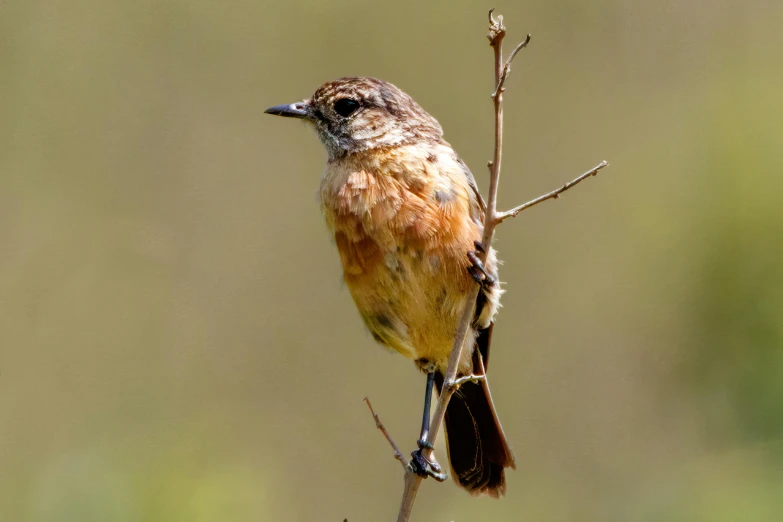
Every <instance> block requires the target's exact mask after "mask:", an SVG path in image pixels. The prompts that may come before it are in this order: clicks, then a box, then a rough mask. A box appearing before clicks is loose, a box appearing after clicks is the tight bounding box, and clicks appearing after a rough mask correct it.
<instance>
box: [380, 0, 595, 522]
mask: <svg viewBox="0 0 783 522" xmlns="http://www.w3.org/2000/svg"><path fill="white" fill-rule="evenodd" d="M492 12H493V10H492V9H491V10H490V11H489V34H488V38H489V44H490V46H492V49H493V51H494V54H495V89H494V91H493V93H492V101H493V104H494V106H495V151H494V155H493V158H492V161H490V162H489V163H488V166H489V173H490V180H489V194H488V198H487V206H486V214H485V216H484V232H483V236H482V238H481V244H482V245H483V246H484V248H483V249H481V251H479V252H478V257H479V259H480V260H481V261H482V262H484V261H486V259H487V253H488V252H489V247H490V245H491V244H492V238H493V236H494V234H495V227H496V226H497V225H499V224H500V223H502V222H503V221H504V220H505V219H507V218H510V217H515V216H516V215H517V214H519V213H520V212H522V211H523V210H527V209H528V208H530V207H532V206H534V205H537V204H539V203H541V202H543V201H546V200H548V199H556V198H557V197H558V196H559V195H560V194H561V193H562V192H565V191H566V190H568V189H569V188H571V187H573V186H574V185H576V184H578V183H579V182H581V181H582V180H584V179H586V178H587V177H589V176H594V175H595V174H597V173H598V171H599V170H600V169H602V168H603V167H605V166H606V165H607V163H606V161H603V162H601V163H600V164H598V165H597V166H596V167H593V168H592V169H590V170H589V171H587V172H585V173H584V174H582V175H581V176H579V177H578V178H576V179H574V180H573V181H571V182H569V183H566V184H565V185H563V186H562V187H560V188H558V189H556V190H553V191H552V192H549V193H548V194H544V195H543V196H540V197H538V198H536V199H533V200H531V201H528V202H527V203H525V204H523V205H520V206H518V207H515V208H513V209H511V210H508V211H506V212H498V211H497V196H498V184H499V181H500V163H501V159H502V152H503V92H504V91H505V82H506V79H507V78H508V75H509V73H510V72H511V63H512V61H513V60H514V57H515V56H516V55H517V53H518V52H519V51H520V50H521V49H523V48H525V47H526V46H527V44H528V43H529V42H530V35H527V38H525V40H524V41H523V42H522V43H521V44H519V45H518V46H517V47H515V48H514V50H513V51H512V52H511V54H510V55H509V56H508V58H507V59H506V61H505V62H504V61H503V37H504V36H505V35H506V28H505V27H504V26H503V17H502V16H498V17H497V18H494V17H493V16H492ZM479 290H480V287H479V285H478V284H475V285H473V287H472V289H471V291H470V293H469V294H468V296H466V301H465V302H466V303H467V304H466V305H465V308H464V309H463V311H462V314H461V315H460V319H459V323H458V325H457V330H456V335H455V337H454V344H453V347H452V349H451V354H450V356H449V365H448V369H447V370H446V375H445V376H444V378H443V389H442V390H441V394H440V397H439V399H438V404H437V406H436V408H435V413H434V414H433V416H432V420H431V422H430V431H429V440H430V441H434V440H435V439H436V438H437V436H438V432H439V431H440V428H441V426H442V425H443V420H444V417H445V415H446V408H447V407H448V404H449V401H450V400H451V396H452V395H453V394H454V392H456V391H457V389H458V388H459V386H460V385H461V384H463V383H465V382H467V381H473V380H477V379H482V378H484V377H483V376H472V375H471V376H466V377H461V378H459V379H457V367H458V365H459V361H460V359H461V356H462V347H463V344H464V342H465V337H466V336H467V333H468V329H469V328H470V327H471V323H472V321H473V317H474V314H475V303H476V298H477V297H478V293H479ZM364 400H365V402H367V406H368V407H369V408H370V411H371V412H372V415H373V418H374V419H375V424H376V426H377V427H378V429H379V430H381V432H382V433H383V435H384V436H385V437H386V440H387V441H389V444H390V445H391V446H392V448H393V449H394V456H395V458H396V459H397V460H399V461H400V462H402V463H403V466H404V468H405V488H404V491H403V494H402V501H401V503H400V511H399V513H398V514H397V522H407V521H408V520H409V518H410V514H411V511H412V510H413V504H414V502H415V501H416V494H417V493H418V491H419V487H420V486H421V482H422V477H421V476H419V475H417V474H415V473H414V472H413V471H412V469H411V467H410V464H409V463H408V462H407V461H406V459H405V457H404V456H403V454H402V452H401V451H400V450H399V448H398V447H397V445H396V444H395V443H394V440H393V439H392V438H391V436H390V435H389V432H388V431H386V428H385V427H384V426H383V424H382V423H381V421H380V419H379V418H378V415H377V414H376V413H375V411H374V410H373V408H372V405H371V404H370V401H369V400H368V399H367V398H365V399H364ZM431 455H432V450H431V449H425V450H424V457H425V458H427V459H429V458H430V456H431Z"/></svg>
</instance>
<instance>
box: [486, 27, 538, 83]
mask: <svg viewBox="0 0 783 522" xmlns="http://www.w3.org/2000/svg"><path fill="white" fill-rule="evenodd" d="M529 43H530V34H528V35H527V38H525V41H524V42H522V43H521V44H519V45H517V46H516V47H515V48H514V50H513V51H511V54H510V55H508V59H506V63H505V64H503V72H502V73H501V74H500V80H499V81H498V82H497V86H496V87H495V92H493V93H492V98H495V97H497V95H498V94H499V93H502V92H503V91H504V90H505V89H506V87H505V85H506V79H507V78H508V75H509V74H511V62H513V61H514V57H516V55H517V53H518V52H519V51H521V50H522V49H524V48H525V47H527V44H529Z"/></svg>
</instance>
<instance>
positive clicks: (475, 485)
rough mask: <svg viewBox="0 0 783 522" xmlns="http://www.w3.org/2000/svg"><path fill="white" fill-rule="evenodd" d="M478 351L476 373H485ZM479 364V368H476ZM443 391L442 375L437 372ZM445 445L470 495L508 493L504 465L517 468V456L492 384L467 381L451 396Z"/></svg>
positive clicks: (455, 472)
mask: <svg viewBox="0 0 783 522" xmlns="http://www.w3.org/2000/svg"><path fill="white" fill-rule="evenodd" d="M479 357H481V355H480V353H479V350H476V353H475V354H474V373H475V374H477V375H481V374H483V373H484V372H483V364H481V362H480V360H476V359H477V358H479ZM477 366H478V367H477ZM435 379H436V380H435V384H436V385H437V387H438V392H440V390H441V388H442V387H443V375H440V374H438V375H436V377H435ZM445 420H446V446H447V449H448V455H449V463H450V464H451V472H452V475H453V476H454V480H455V481H456V482H457V484H459V485H460V486H461V487H463V488H465V489H466V490H468V492H469V493H470V494H471V495H481V494H487V495H489V496H491V497H496V498H497V497H501V496H503V495H504V494H505V493H506V475H505V472H504V468H512V469H513V468H516V464H515V463H514V455H513V454H512V453H511V449H510V448H509V447H508V443H507V442H506V436H505V434H504V433H503V428H502V427H501V426H500V421H499V420H498V417H497V413H496V412H495V406H494V404H493V403H492V395H490V393H489V384H488V383H487V381H486V380H483V381H481V382H478V383H474V382H467V383H465V384H463V385H462V386H460V389H459V390H457V392H456V393H454V395H453V396H452V397H451V401H450V402H449V406H448V408H447V409H446V419H445Z"/></svg>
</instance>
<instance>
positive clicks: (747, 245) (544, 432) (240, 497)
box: [0, 0, 783, 522]
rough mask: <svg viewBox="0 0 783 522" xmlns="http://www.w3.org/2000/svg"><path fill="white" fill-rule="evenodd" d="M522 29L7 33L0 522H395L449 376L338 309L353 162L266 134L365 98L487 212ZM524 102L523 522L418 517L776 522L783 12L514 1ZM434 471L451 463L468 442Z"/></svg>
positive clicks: (439, 501)
mask: <svg viewBox="0 0 783 522" xmlns="http://www.w3.org/2000/svg"><path fill="white" fill-rule="evenodd" d="M492 6H493V4H488V3H483V2H475V1H471V2H468V1H466V0H463V1H452V2H442V3H440V4H438V3H434V2H433V3H427V2H425V3H421V2H414V1H399V2H393V3H392V2H389V3H385V4H382V3H376V4H370V3H365V2H357V1H351V0H334V1H329V2H320V3H316V2H313V3H307V2H297V1H289V2H283V1H275V2H267V1H259V0H252V1H251V0H238V1H235V2H219V1H217V0H212V1H206V0H159V1H132V0H115V1H98V0H91V1H90V0H86V1H80V0H71V1H57V0H16V1H5V2H2V3H0V245H1V246H0V249H1V250H0V252H2V255H0V520H2V521H3V522H5V521H8V522H17V521H19V522H22V521H35V522H37V521H78V522H92V521H96V522H98V521H119V522H125V521H160V522H170V521H180V520H181V521H189V522H190V521H195V522H211V521H216V522H217V521H220V522H226V521H228V522H230V521H251V520H255V521H266V520H270V521H272V520H275V521H277V520H291V521H314V520H317V521H342V520H343V519H344V518H348V520H349V522H361V521H382V520H393V519H394V517H395V516H396V509H397V506H398V502H399V495H400V490H401V484H402V481H401V473H400V469H399V467H398V463H397V462H396V461H394V459H393V458H392V456H391V452H390V450H389V448H388V446H387V444H386V442H385V441H384V440H383V438H382V437H381V435H380V434H379V433H378V432H377V431H376V429H375V426H374V424H373V422H372V419H371V417H370V416H369V414H368V412H367V410H366V407H365V405H364V404H363V403H362V398H363V397H364V396H369V397H371V399H372V400H373V403H374V405H375V407H376V408H377V410H378V411H379V413H380V414H381V416H382V418H383V420H384V422H385V423H386V425H387V427H388V428H389V429H390V430H391V432H392V434H393V435H394V436H395V437H396V439H397V441H398V442H399V443H400V444H401V446H402V447H403V449H405V450H406V451H410V450H412V449H414V444H415V439H416V436H417V434H418V431H417V430H418V422H419V416H420V408H421V404H420V403H421V398H422V391H423V387H424V379H423V378H422V376H421V375H420V374H419V373H418V372H417V371H416V370H415V369H414V367H413V365H412V364H411V363H410V362H409V361H406V360H404V359H403V358H401V357H398V356H395V355H390V354H389V353H387V352H385V351H384V350H382V349H379V348H378V347H377V346H376V345H375V344H374V342H373V341H372V339H371V337H370V335H369V334H368V333H367V332H366V331H365V330H364V328H363V326H362V324H361V321H360V319H359V316H358V314H357V313H356V311H355V309H354V306H353V303H352V302H351V298H350V296H349V294H348V292H347V290H346V289H345V288H344V286H343V285H342V283H341V278H340V268H339V262H338V257H337V254H336V253H335V249H334V247H333V245H332V244H331V243H330V241H329V239H328V237H327V234H326V233H325V227H324V225H323V224H322V220H321V216H320V215H319V208H318V203H317V200H316V190H317V188H318V184H319V176H320V172H321V171H322V169H323V164H324V161H325V152H324V151H323V150H322V147H321V145H320V144H319V143H318V140H317V139H316V137H315V135H314V133H313V132H312V131H311V130H309V129H307V128H306V127H305V126H304V125H303V124H300V123H297V122H293V121H287V120H282V119H279V118H273V117H270V116H265V115H264V114H263V110H264V109H265V108H266V107H268V106H270V105H274V104H278V103H283V102H291V101H295V100H299V99H302V98H305V97H307V96H309V95H310V94H311V93H312V92H313V91H314V90H315V89H316V87H318V86H319V85H320V84H321V83H323V82H325V81H327V80H330V79H333V78H336V77H339V76H344V75H372V76H377V77H380V78H383V79H386V80H388V81H391V82H393V83H395V84H397V85H398V86H400V87H401V88H402V89H404V90H405V91H407V92H408V93H409V94H411V95H412V96H413V97H414V98H415V99H416V100H418V101H419V103H421V105H422V106H424V107H425V108H426V109H427V110H428V111H429V112H431V113H432V114H433V115H434V116H435V117H437V118H438V119H439V120H440V122H441V124H442V125H443V127H444V129H445V131H446V138H447V139H448V140H449V141H450V142H451V143H452V144H453V146H454V147H455V149H456V150H457V151H459V153H460V154H461V156H462V157H463V158H464V159H465V160H466V161H467V163H468V164H469V165H470V166H471V167H472V169H473V171H474V173H475V174H476V177H477V178H478V180H479V185H480V186H481V187H482V190H484V191H485V190H486V188H485V187H486V184H487V176H486V168H485V166H484V165H485V163H486V160H487V159H489V157H490V154H491V149H492V130H491V129H492V109H491V102H490V98H489V93H490V92H491V88H492V85H491V82H492V80H491V74H492V73H491V62H492V60H491V50H490V48H489V47H488V45H487V40H486V38H485V33H486V11H487V9H488V8H489V7H492ZM494 7H496V8H497V9H498V12H499V13H501V14H503V15H504V16H505V20H506V24H507V26H508V27H509V37H508V43H509V44H512V43H514V42H516V41H519V40H521V39H522V38H523V37H524V34H525V33H527V32H530V33H532V34H533V41H532V44H531V45H530V47H529V48H528V49H527V50H525V51H524V52H523V53H522V54H521V55H520V56H519V57H518V59H517V62H516V66H515V69H514V72H513V74H512V76H511V78H510V80H509V82H508V91H507V96H506V135H505V136H506V152H505V157H504V167H505V169H504V175H503V178H502V184H501V196H500V200H501V206H502V207H510V206H512V205H514V204H518V203H520V202H522V201H525V200H527V199H530V198H532V197H534V196H536V195H538V194H539V193H542V192H544V191H547V190H550V189H552V188H554V187H556V186H558V185H559V184H561V183H563V182H564V181H566V180H569V179H571V178H573V177H575V176H576V175H577V174H579V173H581V172H583V171H584V170H587V169H588V168H590V167H592V166H593V165H595V164H596V163H598V162H599V161H600V160H603V159H607V160H609V161H610V167H609V168H608V169H606V170H604V171H603V172H602V174H601V175H599V176H598V177H597V178H592V179H591V180H589V181H587V182H586V183H585V184H583V185H581V186H579V187H578V188H576V189H574V190H572V191H570V192H568V193H567V194H566V195H564V197H563V198H562V199H561V200H559V201H557V202H551V203H547V204H545V205H542V206H540V207H537V208H536V209H534V210H531V211H529V212H526V213H525V214H524V215H523V216H521V217H520V218H518V219H517V220H515V221H513V222H509V223H507V224H505V225H503V227H501V229H500V232H499V236H498V238H497V243H496V246H497V248H498V249H499V251H500V253H501V256H502V257H503V259H504V260H505V265H504V267H503V270H502V272H501V275H502V279H503V280H504V281H506V282H507V284H506V289H507V291H508V293H507V294H506V296H505V299H504V308H503V309H502V311H501V313H500V316H499V318H498V324H497V327H496V329H495V339H494V348H493V350H492V351H493V365H492V368H491V376H492V387H493V391H494V395H495V398H496V402H497V407H498V409H499V412H500V416H501V418H502V420H503V423H504V427H505V429H506V432H507V434H508V435H509V437H510V440H511V443H512V447H513V448H514V451H515V453H516V457H517V462H518V470H517V471H516V472H512V473H510V475H509V486H508V495H507V497H506V498H505V499H504V500H502V501H499V502H498V501H492V500H489V499H485V498H479V499H476V498H471V497H469V496H468V495H467V494H465V493H464V492H463V491H461V490H459V489H458V488H457V487H456V486H455V485H454V484H453V483H452V482H448V483H446V484H442V485H441V484H436V483H433V481H427V482H426V483H425V484H424V486H423V489H422V491H421V493H420V495H419V499H418V502H417V505H416V509H415V512H414V520H433V521H444V522H448V521H452V520H453V521H457V522H459V521H469V520H493V521H506V520H507V521H511V520H531V521H532V520H535V521H537V522H550V521H574V520H577V521H592V520H596V521H599V520H600V521H618V522H619V521H622V522H627V521H661V520H666V521H683V522H685V521H688V522H692V521H705V522H706V521H709V522H716V521H718V522H720V521H743V522H749V521H773V520H774V521H777V520H780V516H781V515H780V513H781V511H783V495H781V491H783V262H782V261H783V204H782V203H783V197H782V196H783V176H781V172H782V171H783V154H782V153H781V150H782V149H783V123H782V122H783V119H781V115H783V67H782V66H781V64H783V31H781V27H783V3H781V2H780V1H779V0H774V1H772V0H770V1H760V0H759V1H755V2H746V3H740V2H707V1H691V2H675V1H672V0H664V1H661V2H641V1H637V2H628V1H619V0H606V1H597V2H581V1H568V2H543V1H539V2H502V1H501V2H495V3H494ZM439 455H440V457H439V458H440V459H441V460H442V461H444V460H445V454H444V452H443V444H442V443H441V444H440V447H439Z"/></svg>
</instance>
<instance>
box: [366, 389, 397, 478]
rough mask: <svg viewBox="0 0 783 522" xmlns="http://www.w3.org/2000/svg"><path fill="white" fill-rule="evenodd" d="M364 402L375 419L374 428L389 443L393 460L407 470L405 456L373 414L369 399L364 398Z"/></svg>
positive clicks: (379, 419)
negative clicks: (397, 461)
mask: <svg viewBox="0 0 783 522" xmlns="http://www.w3.org/2000/svg"><path fill="white" fill-rule="evenodd" d="M364 402H366V403H367V407H368V408H370V413H372V418H373V419H375V427H376V428H378V429H379V430H381V433H383V436H384V437H386V440H387V441H389V444H390V445H391V447H392V449H393V450H394V458H395V459H397V460H399V461H400V462H401V463H402V469H404V470H407V469H408V459H406V458H405V456H404V455H403V454H402V452H401V451H400V448H399V447H398V446H397V444H395V442H394V439H393V438H392V436H391V435H390V434H389V431H388V430H387V429H386V426H384V425H383V423H382V422H381V418H380V417H378V414H377V413H375V410H374V409H373V408H372V403H371V402H370V399H369V398H367V397H365V398H364Z"/></svg>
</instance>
